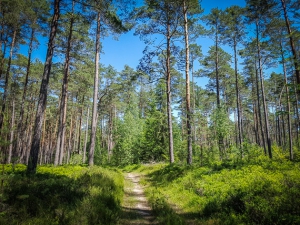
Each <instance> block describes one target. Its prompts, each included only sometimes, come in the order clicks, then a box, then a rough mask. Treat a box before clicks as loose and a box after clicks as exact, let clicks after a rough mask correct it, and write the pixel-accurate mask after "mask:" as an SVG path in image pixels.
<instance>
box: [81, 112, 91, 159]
mask: <svg viewBox="0 0 300 225" xmlns="http://www.w3.org/2000/svg"><path fill="white" fill-rule="evenodd" d="M89 114H90V108H89V107H88V111H87V117H86V128H85V129H86V131H85V140H84V147H83V158H82V163H83V164H84V163H85V161H86V145H87V139H88V133H89Z"/></svg>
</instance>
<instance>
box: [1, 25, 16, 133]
mask: <svg viewBox="0 0 300 225" xmlns="http://www.w3.org/2000/svg"><path fill="white" fill-rule="evenodd" d="M16 35H17V30H14V32H13V37H12V41H11V46H10V52H9V58H8V63H7V69H6V75H5V83H4V92H3V97H2V107H1V113H0V130H2V127H3V123H4V111H5V107H6V98H7V95H8V88H9V87H8V86H9V79H10V76H9V75H10V67H11V61H12V56H13V50H14V47H15V41H16ZM2 135H3V134H2Z"/></svg>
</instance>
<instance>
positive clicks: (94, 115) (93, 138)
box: [89, 12, 101, 166]
mask: <svg viewBox="0 0 300 225" xmlns="http://www.w3.org/2000/svg"><path fill="white" fill-rule="evenodd" d="M100 22H101V21H100V12H98V15H97V34H96V55H95V77H94V96H93V110H92V125H91V141H90V142H91V143H90V151H89V166H93V165H94V154H95V144H96V129H97V117H98V115H97V106H98V104H97V103H98V82H99V81H98V80H99V56H100Z"/></svg>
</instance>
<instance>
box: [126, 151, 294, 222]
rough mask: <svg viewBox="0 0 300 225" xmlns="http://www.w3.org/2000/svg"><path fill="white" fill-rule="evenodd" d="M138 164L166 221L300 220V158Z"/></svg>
mask: <svg viewBox="0 0 300 225" xmlns="http://www.w3.org/2000/svg"><path fill="white" fill-rule="evenodd" d="M131 167H132V168H133V166H131ZM135 169H136V171H139V172H141V173H144V174H145V180H144V181H143V182H144V183H146V184H148V185H147V186H148V188H147V189H146V194H147V196H148V199H149V202H150V204H151V205H152V208H153V209H154V212H156V214H157V216H158V217H159V220H160V221H161V224H174V225H177V224H185V223H187V224H222V225H223V224H228V225H232V224H300V164H299V162H289V161H288V160H286V159H285V158H284V157H280V158H279V157H276V158H275V159H273V160H270V159H268V158H267V157H265V156H259V157H257V158H256V159H255V160H250V161H249V160H248V159H247V160H239V161H238V162H237V161H223V162H215V163H212V164H211V165H209V166H206V167H199V166H196V165H195V166H186V165H179V164H172V165H167V164H164V165H163V164H159V165H146V166H138V167H136V168H135Z"/></svg>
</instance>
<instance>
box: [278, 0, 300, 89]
mask: <svg viewBox="0 0 300 225" xmlns="http://www.w3.org/2000/svg"><path fill="white" fill-rule="evenodd" d="M281 5H282V9H283V15H284V19H285V23H286V28H287V31H288V34H289V39H290V46H291V50H292V54H293V60H294V67H295V75H296V82H297V85H298V86H299V85H300V70H299V64H298V57H297V52H296V48H295V44H294V38H293V35H292V30H291V26H290V21H289V18H288V15H287V10H286V4H285V0H281ZM297 91H298V92H299V91H300V89H299V87H297Z"/></svg>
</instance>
